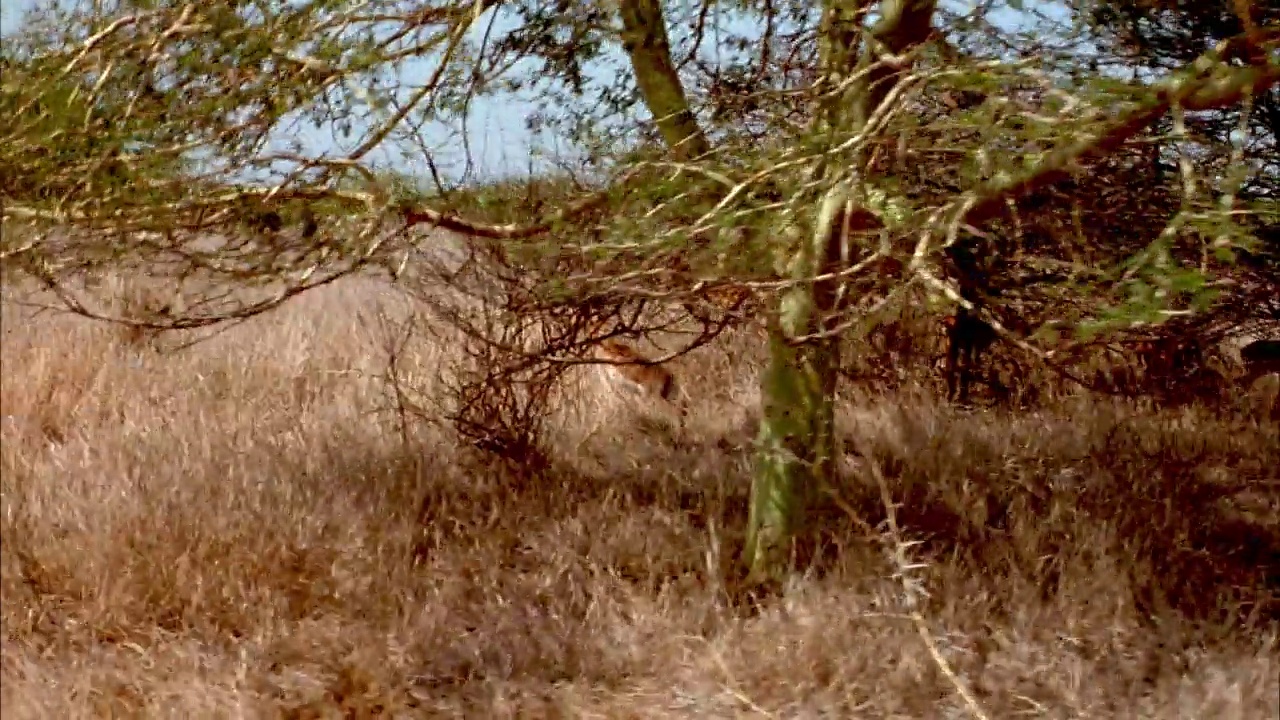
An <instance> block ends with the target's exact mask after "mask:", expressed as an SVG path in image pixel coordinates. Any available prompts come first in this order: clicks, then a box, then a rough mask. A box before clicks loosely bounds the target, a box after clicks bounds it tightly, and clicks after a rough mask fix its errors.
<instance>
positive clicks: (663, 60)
mask: <svg viewBox="0 0 1280 720" xmlns="http://www.w3.org/2000/svg"><path fill="white" fill-rule="evenodd" d="M618 6H619V7H618V9H619V15H620V16H621V19H622V48H623V49H624V50H626V52H627V57H629V58H630V59H631V69H632V72H634V73H635V75H636V85H637V86H639V88H640V95H641V97H642V98H644V104H645V107H647V108H649V112H650V113H652V114H653V119H654V122H655V123H657V125H658V132H659V133H661V134H662V141H663V142H664V143H666V145H667V147H669V148H671V153H672V154H673V155H674V156H675V158H676V159H677V160H690V159H693V158H696V157H700V156H702V155H705V154H707V152H709V151H710V150H711V143H710V142H709V141H708V140H707V136H706V135H705V134H704V133H703V132H702V128H701V127H699V126H698V119H697V118H696V117H694V114H693V111H692V110H691V109H690V108H689V99H688V97H687V96H686V95H685V92H684V85H682V84H681V83H680V76H679V74H678V73H677V72H676V65H675V63H674V62H673V61H672V60H671V41H670V40H668V39H667V22H666V18H665V17H664V16H663V14H662V2H661V0H621V2H619V3H618Z"/></svg>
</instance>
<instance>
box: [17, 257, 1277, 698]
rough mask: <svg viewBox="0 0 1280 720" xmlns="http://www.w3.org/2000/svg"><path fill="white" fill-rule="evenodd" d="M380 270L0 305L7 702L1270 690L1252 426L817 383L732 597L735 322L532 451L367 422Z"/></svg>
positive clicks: (431, 354) (1273, 578)
mask: <svg viewBox="0 0 1280 720" xmlns="http://www.w3.org/2000/svg"><path fill="white" fill-rule="evenodd" d="M390 292H391V291H390V290H389V289H386V288H384V287H382V286H379V285H377V284H375V283H374V282H373V281H372V280H361V279H352V280H350V281H348V282H345V283H340V284H335V285H334V286H331V287H327V288H325V289H322V290H320V291H317V292H316V293H314V294H312V295H309V296H306V297H304V298H301V299H300V300H298V301H297V302H294V303H292V304H291V305H288V306H286V307H285V308H284V309H283V310H282V311H280V312H277V313H275V314H273V315H271V316H269V317H265V318H262V319H260V320H257V321H254V322H250V323H246V324H244V325H240V326H238V327H235V328H233V329H231V330H229V331H227V332H225V333H223V334H221V335H219V336H217V337H215V338H213V339H210V340H208V341H206V342H204V343H202V344H199V345H196V346H194V347H192V348H190V349H189V350H185V351H183V352H179V353H175V354H161V353H156V352H155V351H153V350H152V349H150V347H149V346H148V345H147V344H146V343H141V342H138V341H137V338H130V337H129V336H127V335H126V334H123V333H121V332H120V331H119V330H118V329H116V328H112V327H104V326H100V325H95V324H92V323H89V322H87V321H83V320H79V319H75V318H69V317H65V316H55V315H49V314H41V315H33V313H32V312H31V311H30V310H28V309H25V308H22V307H19V306H17V305H15V304H14V303H12V302H8V303H7V304H6V305H5V306H4V307H3V334H4V335H3V347H2V356H0V362H2V363H3V364H2V367H3V373H2V377H3V388H2V390H0V407H2V410H0V414H2V415H3V430H2V432H3V438H2V439H3V444H2V445H0V482H2V484H3V515H2V517H0V570H2V572H3V575H2V578H3V579H2V581H0V589H2V590H3V610H2V612H0V620H2V622H3V638H4V646H3V668H2V678H0V680H2V692H0V695H2V698H0V714H3V716H4V718H5V719H6V720H18V719H20V718H80V717H101V716H117V717H182V718H204V717H208V718H220V717H228V718H231V717H254V718H256V717H264V718H267V717H296V718H302V717H312V718H328V717H374V716H383V717H475V718H504V717H521V718H559V717H564V718H576V717H584V718H585V717H594V718H650V717H652V718H676V717H687V718H738V717H771V718H774V717H776V718H801V717H809V718H817V717H830V718H837V717H839V718H890V717H895V718H958V717H967V716H970V715H972V713H973V712H974V709H975V707H976V706H980V707H981V708H982V709H983V710H984V711H985V712H986V713H987V714H988V716H989V717H992V718H1012V717H1052V718H1069V717H1080V718H1144V717H1145V718H1180V719H1187V718H1259V719H1261V718H1274V717H1277V716H1278V715H1280V708H1278V707H1277V703H1280V646H1278V645H1277V637H1278V636H1280V633H1278V629H1280V624H1278V621H1280V567H1278V566H1277V561H1276V558H1277V557H1280V486H1278V484H1277V481H1278V478H1277V474H1278V473H1280V470H1278V469H1280V429H1278V428H1277V426H1276V424H1275V423H1274V422H1271V421H1269V420H1266V419H1260V418H1258V417H1254V416H1250V415H1248V414H1243V413H1238V414H1231V415H1221V416H1220V415H1216V414H1214V413H1213V412H1210V411H1208V410H1203V409H1194V408H1193V409H1188V410H1180V411H1178V412H1176V413H1173V412H1166V413H1154V412H1139V411H1137V410H1133V409H1129V408H1126V407H1124V406H1121V405H1116V404H1113V403H1111V402H1109V401H1102V400H1098V399H1089V398H1072V399H1070V400H1064V401H1062V402H1061V403H1060V404H1059V405H1058V406H1055V407H1052V408H1049V409H1046V410H1043V411H1037V412H1036V413H1021V414H1003V413H995V412H981V413H963V412H960V411H957V410H952V409H949V408H947V407H946V406H944V405H942V404H940V403H938V402H936V401H935V400H933V399H932V398H931V397H930V396H929V395H928V394H927V393H923V392H921V393H915V394H910V393H904V394H901V395H896V396H893V397H884V396H870V395H867V394H865V393H863V394H859V391H858V390H857V389H856V388H852V389H849V390H848V397H846V398H844V399H843V400H842V406H841V418H840V419H841V423H842V427H843V431H844V433H845V443H846V446H847V448H848V449H849V455H848V457H847V458H846V459H845V462H844V465H843V467H842V473H843V479H842V481H841V486H840V487H839V488H837V489H836V491H837V493H838V494H839V496H840V500H841V503H842V504H843V506H844V508H845V510H843V511H840V512H832V513H831V514H829V515H826V516H823V517H822V518H820V520H821V522H822V526H823V528H824V530H823V533H822V535H821V538H820V539H819V540H817V541H815V542H814V543H812V546H811V547H808V548H807V549H805V550H804V551H803V552H802V553H800V554H799V555H798V556H797V557H798V558H799V559H798V561H797V562H798V565H797V570H798V573H797V576H796V577H797V579H796V580H794V581H793V582H791V583H790V584H788V585H787V586H786V587H785V588H782V589H781V590H780V592H779V593H778V594H776V595H774V596H771V597H769V598H765V599H759V600H758V601H756V600H753V599H752V598H751V597H749V596H747V595H745V594H744V593H742V592H741V591H739V590H738V589H737V586H736V581H735V571H734V570H733V568H734V567H735V558H734V557H733V552H734V551H735V549H736V548H737V547H738V546H739V545H740V542H741V538H740V533H741V530H742V528H743V526H744V524H745V507H746V499H747V495H748V483H749V470H750V466H749V463H750V441H751V432H752V425H753V422H754V417H755V410H754V408H755V405H756V402H757V400H758V394H757V393H756V391H755V390H754V372H755V370H756V369H757V366H756V364H755V362H754V361H753V360H751V359H750V358H751V357H752V356H751V354H750V353H749V352H747V350H749V349H750V347H749V345H748V344H747V343H748V340H747V339H733V338H730V339H727V340H725V341H724V343H722V345H721V346H719V347H713V348H708V349H706V350H704V351H702V352H701V353H700V354H698V355H696V356H692V357H689V358H687V359H685V360H684V361H682V362H681V363H679V364H678V365H677V366H676V367H675V368H674V370H675V371H676V372H677V373H679V374H680V376H681V377H682V379H683V382H684V385H683V387H684V388H686V389H687V391H688V392H689V393H690V394H691V398H690V400H691V402H692V410H691V412H690V414H689V417H688V418H687V422H686V424H685V426H684V427H683V428H675V427H674V426H672V425H671V424H670V423H666V422H665V421H662V420H661V418H654V417H651V416H650V415H649V414H648V413H647V411H646V408H645V407H643V403H642V402H640V403H638V402H630V401H628V402H613V393H614V391H613V389H612V388H614V387H615V386H614V385H612V384H611V383H610V382H608V380H607V378H606V377H605V376H604V375H603V374H596V375H591V376H590V377H592V378H595V380H590V381H587V380H584V381H583V382H582V385H581V388H578V390H577V391H575V393H574V396H575V397H577V398H578V399H579V400H582V401H583V402H581V403H579V406H580V407H579V411H577V412H576V414H575V413H565V414H564V417H563V419H561V420H557V421H556V422H555V423H553V426H552V430H551V432H550V433H549V436H550V437H551V439H552V441H553V446H552V448H551V451H552V453H551V454H552V456H553V458H554V462H553V463H552V467H551V469H550V470H547V471H545V472H542V473H541V474H539V475H537V476H529V475H527V474H522V473H519V472H516V471H512V470H511V469H503V468H501V467H499V466H497V465H486V464H485V461H484V458H483V457H482V456H480V455H478V454H477V453H476V452H475V451H474V450H471V449H469V448H464V447H462V446H460V445H459V444H458V443H456V442H455V441H454V440H452V439H451V438H450V437H449V435H448V433H447V432H443V431H440V430H430V429H427V430H422V431H418V432H413V433H408V434H404V433H401V432H400V431H399V429H398V428H397V425H396V423H395V422H394V417H392V415H391V414H389V413H388V412H386V403H385V397H384V395H383V390H382V386H381V385H380V384H379V383H378V382H377V381H376V379H374V377H373V376H374V375H376V374H377V373H378V372H379V371H380V370H381V367H382V364H383V363H384V362H385V357H384V356H383V355H382V354H381V353H380V350H379V348H380V345H379V340H378V338H377V337H375V335H376V333H375V332H374V324H372V323H370V322H369V321H368V315H367V312H368V311H369V310H370V309H371V308H373V307H374V306H375V305H376V304H377V303H378V302H380V301H381V300H385V299H388V298H389V297H390ZM360 310H364V311H366V314H364V315H362V314H361V313H360V312H359V311H360ZM734 343H737V345H736V346H735V345H734ZM445 351H446V349H444V348H435V349H432V348H429V347H428V348H421V349H420V350H419V351H417V352H416V353H415V355H414V357H413V358H411V359H410V364H411V367H410V368H409V369H408V371H407V372H409V373H410V374H411V376H412V380H413V381H414V383H415V385H416V387H417V388H418V389H420V390H421V391H423V392H426V393H430V392H432V388H433V387H435V385H433V382H435V381H434V380H433V378H434V377H435V374H436V373H438V370H439V367H440V366H441V365H440V364H441V362H442V359H443V358H445ZM731 358H732V362H731V361H730V359H731ZM744 358H746V359H744ZM584 377H587V376H584ZM589 379H590V378H588V380H589ZM877 477H879V478H881V480H880V481H877V480H876V478H877ZM882 487H883V489H884V490H886V491H887V492H888V495H889V496H890V497H892V499H893V500H894V501H895V502H896V503H898V507H897V510H896V512H895V519H896V521H897V523H898V525H899V526H900V528H901V536H900V537H899V538H898V539H899V540H902V541H911V540H918V541H920V543H919V544H918V545H914V546H912V547H911V548H910V553H911V555H910V560H911V561H912V562H918V563H921V564H923V567H922V568H920V569H918V570H914V571H913V573H914V575H913V578H912V579H910V580H911V582H915V583H918V584H919V588H921V589H923V591H925V592H927V596H918V597H916V593H915V592H914V591H913V592H908V588H910V587H912V586H911V583H910V582H909V583H907V584H906V585H905V586H904V583H903V580H902V578H900V577H896V576H895V572H897V570H898V563H895V562H891V561H890V560H889V553H887V551H889V550H892V548H891V547H889V546H887V545H886V542H885V540H886V537H887V535H885V534H884V533H882V532H881V531H878V530H877V531H874V532H872V531H869V530H868V529H867V528H868V527H869V526H870V527H875V526H878V525H879V524H880V523H881V522H882V521H883V520H885V518H886V508H885V503H884V502H882V494H881V489H882ZM853 517H857V518H859V521H858V522H855V521H854V520H853V519H852V518H853ZM912 597H916V599H917V600H918V603H917V604H916V605H914V606H911V605H910V604H909V603H908V600H910V599H911V598H912ZM913 609H915V610H918V611H919V616H918V617H919V618H920V619H921V620H922V621H923V622H922V624H917V622H915V621H913V620H912V618H911V615H910V613H911V611H912V610H913ZM921 627H923V628H924V630H925V631H926V632H924V633H921V632H920V630H921ZM925 636H927V639H928V642H926V637H925ZM931 648H932V649H931ZM948 671H949V672H951V673H953V675H954V677H948V675H947V672H948ZM958 686H960V687H963V688H964V689H966V690H967V691H968V692H969V693H970V694H971V696H972V700H973V703H969V702H967V701H966V700H964V699H963V698H962V696H961V694H960V692H959V690H958ZM974 703H976V705H975V704H974Z"/></svg>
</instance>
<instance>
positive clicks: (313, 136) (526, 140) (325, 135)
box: [0, 0, 1065, 178]
mask: <svg viewBox="0 0 1280 720" xmlns="http://www.w3.org/2000/svg"><path fill="white" fill-rule="evenodd" d="M37 1H38V0H0V29H2V30H3V32H5V33H7V32H10V31H12V30H13V29H14V28H15V27H16V26H17V25H18V23H19V21H20V18H21V16H22V14H23V13H24V12H25V11H26V10H27V9H28V8H30V7H31V6H32V5H34V4H35V3H36V2H37ZM942 4H943V6H944V7H946V8H948V9H949V10H952V11H962V10H968V9H970V8H971V7H972V6H973V0H943V2H942ZM1025 4H1026V7H1027V10H1033V9H1037V10H1039V11H1041V12H1047V14H1049V15H1051V16H1053V17H1055V19H1056V18H1058V17H1064V16H1065V13H1064V12H1063V11H1062V9H1061V6H1060V5H1058V3H1056V2H1053V0H1028V1H1027V2H1026V3H1025ZM989 18H990V19H991V20H992V22H994V23H996V24H997V25H999V26H1001V27H1002V28H1006V29H1008V30H1009V31H1010V32H1016V31H1017V29H1019V28H1025V27H1027V25H1028V22H1027V21H1028V19H1029V18H1028V17H1027V16H1026V15H1025V14H1024V13H1019V12H1015V11H1013V10H1011V9H1009V8H1008V7H1003V8H1001V9H998V10H996V11H995V12H994V13H993V14H992V15H990V16H989ZM477 31H479V28H477ZM614 52H615V53H616V54H620V52H621V51H620V49H618V48H615V49H614ZM412 63H413V64H412V65H410V66H406V67H405V68H404V70H403V74H402V78H403V79H404V80H405V81H407V82H420V81H421V79H422V78H425V77H426V76H427V75H428V74H429V72H430V69H431V67H432V62H431V61H429V60H415V61H412ZM529 112H530V105H528V104H527V103H526V102H522V101H521V100H520V99H519V98H512V97H509V96H499V97H486V98H480V99H478V100H477V101H476V102H475V103H474V104H473V109H472V115H471V116H470V118H469V119H468V126H469V131H468V141H469V144H470V146H471V151H472V156H473V160H474V162H475V165H476V170H477V174H478V175H479V176H481V177H485V176H488V177H492V176H495V175H509V174H516V175H519V174H523V173H524V172H526V171H527V168H528V157H529V153H530V149H531V148H532V147H535V146H537V145H545V143H544V142H540V141H539V139H538V138H534V137H532V136H531V134H530V133H529V132H528V131H527V130H526V129H525V127H524V120H525V118H526V117H527V116H528V114H529ZM424 135H425V136H426V139H427V143H428V145H429V146H431V147H432V148H433V151H435V152H437V153H438V155H437V157H436V161H437V163H438V164H439V165H440V166H441V168H442V169H443V170H445V172H446V174H447V175H449V176H452V177H455V178H456V177H457V175H458V174H459V173H460V171H461V168H462V167H463V160H464V156H463V153H462V152H461V151H460V150H459V149H458V148H455V147H451V146H452V145H456V144H457V143H456V141H449V140H448V138H447V135H446V134H445V133H444V132H441V131H436V132H432V131H431V130H430V129H427V130H426V131H425V132H424ZM288 139H289V140H297V141H300V142H301V143H302V145H303V147H304V149H305V150H307V151H308V152H309V153H316V154H320V153H324V152H326V151H335V150H339V149H340V143H339V142H338V141H336V140H334V139H333V136H332V134H331V133H330V132H329V131H327V130H324V129H320V128H308V129H304V130H303V131H301V132H297V133H295V134H293V135H291V136H290V137H289V138H288ZM281 140H282V141H283V140H285V138H281ZM370 159H371V160H372V161H374V162H375V163H377V164H380V165H390V166H392V167H396V166H399V169H402V170H407V171H410V172H412V171H413V170H414V167H413V166H414V165H416V164H417V163H416V162H413V160H412V159H411V158H410V159H409V162H408V163H406V162H405V159H404V158H402V157H397V155H396V154H395V153H388V152H385V151H375V153H373V154H372V156H371V157H370ZM418 162H421V161H420V160H419V161H418Z"/></svg>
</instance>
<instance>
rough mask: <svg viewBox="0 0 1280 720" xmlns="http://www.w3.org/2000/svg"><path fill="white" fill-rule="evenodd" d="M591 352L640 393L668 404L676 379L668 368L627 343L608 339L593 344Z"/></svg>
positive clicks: (674, 389)
mask: <svg viewBox="0 0 1280 720" xmlns="http://www.w3.org/2000/svg"><path fill="white" fill-rule="evenodd" d="M592 354H593V355H594V357H595V358H596V359H597V360H599V361H601V362H603V363H607V364H609V365H612V366H613V370H614V371H615V372H616V373H617V374H618V376H619V377H621V378H622V379H623V380H625V381H627V382H628V383H629V384H630V385H631V386H632V387H634V388H635V389H637V390H639V391H640V392H641V393H642V394H644V395H647V396H649V397H655V398H658V399H660V400H663V401H665V402H666V403H668V404H674V403H675V399H676V379H675V376H674V375H672V374H671V371H670V370H668V369H666V368H664V367H662V366H661V365H656V364H654V363H653V360H652V358H650V357H648V356H646V355H645V354H644V353H642V352H640V351H639V350H636V349H635V348H633V347H631V346H630V345H628V344H627V343H625V342H623V341H621V340H617V339H614V338H610V339H608V340H604V341H603V342H601V343H600V344H599V345H596V346H595V348H594V350H593V352H592Z"/></svg>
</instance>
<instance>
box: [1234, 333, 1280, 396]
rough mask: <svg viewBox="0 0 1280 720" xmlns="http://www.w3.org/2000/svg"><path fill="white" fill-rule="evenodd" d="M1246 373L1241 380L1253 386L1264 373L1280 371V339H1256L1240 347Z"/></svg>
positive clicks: (1269, 373) (1248, 385)
mask: <svg viewBox="0 0 1280 720" xmlns="http://www.w3.org/2000/svg"><path fill="white" fill-rule="evenodd" d="M1240 360H1241V362H1243V363H1244V370H1245V374H1244V376H1243V378H1242V379H1241V382H1242V383H1243V384H1244V386H1245V387H1250V386H1252V385H1253V384H1254V383H1255V382H1257V381H1258V378H1260V377H1262V376H1264V375H1272V374H1275V373H1280V340H1255V341H1253V342H1251V343H1249V344H1248V345H1245V346H1244V347H1243V348H1241V349H1240Z"/></svg>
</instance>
